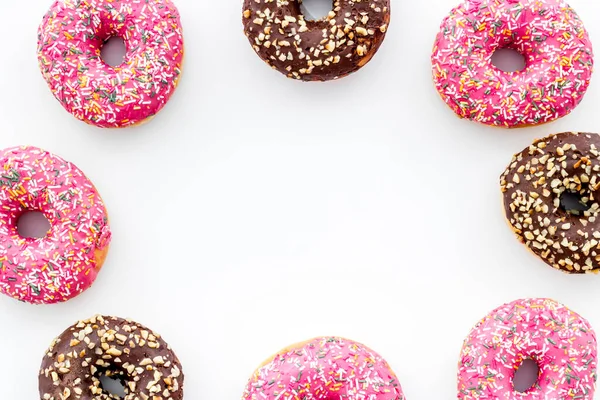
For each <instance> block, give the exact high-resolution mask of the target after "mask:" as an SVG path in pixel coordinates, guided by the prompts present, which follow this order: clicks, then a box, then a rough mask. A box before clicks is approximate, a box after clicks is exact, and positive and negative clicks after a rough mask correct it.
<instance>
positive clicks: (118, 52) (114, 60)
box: [100, 36, 127, 67]
mask: <svg viewBox="0 0 600 400" xmlns="http://www.w3.org/2000/svg"><path fill="white" fill-rule="evenodd" d="M126 53H127V46H125V40H123V38H122V37H118V36H113V37H110V38H108V40H106V41H105V42H104V44H103V45H102V48H101V49H100V57H101V58H102V61H104V62H105V63H106V64H108V65H110V66H111V67H117V66H119V65H121V64H123V62H124V61H125V54H126Z"/></svg>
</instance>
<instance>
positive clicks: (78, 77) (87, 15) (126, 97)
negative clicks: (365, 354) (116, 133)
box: [38, 0, 183, 128]
mask: <svg viewBox="0 0 600 400" xmlns="http://www.w3.org/2000/svg"><path fill="white" fill-rule="evenodd" d="M113 36H117V37H122V38H123V39H124V40H125V44H126V47H127V54H126V56H125V62H124V63H123V64H121V65H120V66H118V67H114V68H113V67H111V66H109V65H108V64H105V63H104V61H102V59H101V58H100V49H101V47H102V44H103V43H104V42H105V41H106V40H107V39H109V38H110V37H113ZM38 60H39V65H40V69H41V71H42V74H43V76H44V78H45V79H46V81H47V82H48V85H49V86H50V89H51V90H52V93H53V94H54V96H55V97H56V98H57V99H58V101H60V102H61V104H62V105H63V107H64V108H65V109H66V110H67V111H69V112H70V113H71V114H73V115H74V116H75V117H76V118H78V119H80V120H83V121H85V122H87V123H90V124H93V125H96V126H99V127H103V128H115V127H125V126H129V125H135V124H137V123H140V122H142V121H144V120H145V119H147V118H149V117H152V116H153V115H155V114H156V113H158V112H159V111H160V110H161V109H162V108H163V106H164V105H165V104H166V103H167V101H168V100H169V98H170V97H171V95H172V94H173V91H174V90H175V87H176V86H177V81H178V79H179V76H180V74H181V64H182V61H183V35H182V29H181V23H180V19H179V12H178V11H177V8H175V6H174V5H173V4H172V3H171V1H170V0H119V1H115V0H56V1H55V2H54V4H53V5H52V7H50V11H48V13H47V14H46V15H45V16H44V19H43V21H42V24H41V25H40V29H39V33H38Z"/></svg>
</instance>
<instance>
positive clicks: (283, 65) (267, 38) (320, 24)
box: [242, 0, 390, 81]
mask: <svg viewBox="0 0 600 400" xmlns="http://www.w3.org/2000/svg"><path fill="white" fill-rule="evenodd" d="M300 3H301V0H289V1H272V0H244V6H243V18H242V19H243V24H244V31H245V33H246V36H247V37H248V40H249V41H250V44H251V45H252V48H254V50H255V51H256V53H257V54H258V55H259V57H260V58H262V59H263V60H264V61H265V62H266V63H267V64H269V65H270V66H271V67H272V68H274V69H276V70H277V71H279V72H281V73H283V74H285V75H287V76H288V77H290V78H293V79H299V80H303V81H328V80H332V79H337V78H340V77H343V76H345V75H348V74H350V73H352V72H355V71H357V70H358V69H360V68H361V67H363V66H364V65H365V64H366V63H367V62H369V60H370V59H371V58H372V57H373V55H374V54H375V53H376V52H377V49H378V48H379V46H380V45H381V43H382V42H383V39H384V37H385V32H386V31H387V28H388V24H389V22H390V1H389V0H362V1H361V0H335V1H334V2H333V9H332V10H331V11H330V12H329V14H328V15H327V17H325V18H323V19H320V20H307V19H306V18H305V17H304V16H303V15H302V12H301V10H300Z"/></svg>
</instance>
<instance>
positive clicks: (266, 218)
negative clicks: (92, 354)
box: [0, 0, 600, 400]
mask: <svg viewBox="0 0 600 400" xmlns="http://www.w3.org/2000/svg"><path fill="white" fill-rule="evenodd" d="M50 3H51V1H50V0H30V1H22V0H18V1H17V0H13V1H3V3H2V11H1V13H0V20H1V23H0V37H3V38H4V40H3V41H2V53H3V59H2V62H0V147H8V146H13V145H19V144H31V145H36V146H40V147H43V148H45V149H47V150H50V151H52V152H54V153H56V154H58V155H60V156H62V157H64V158H66V159H67V160H69V161H72V162H74V163H75V164H76V165H78V166H79V167H80V168H81V169H82V170H83V171H84V172H85V173H86V174H87V175H88V176H89V178H90V179H91V180H92V181H93V182H94V183H95V184H96V186H97V187H98V189H99V191H100V193H101V195H102V196H103V198H104V200H105V202H106V204H107V207H108V210H109V214H110V216H111V222H112V230H113V241H112V245H111V250H110V252H109V255H108V258H107V261H106V264H105V266H104V268H103V270H102V273H101V274H100V275H99V277H98V279H97V281H96V283H95V285H94V286H93V287H92V288H91V289H90V290H88V291H87V292H85V293H84V294H83V295H81V296H79V297H78V298H76V299H74V300H72V301H69V302H67V303H64V304H60V305H54V306H32V305H28V304H21V303H19V302H17V301H14V300H12V299H10V298H8V297H6V296H0V324H1V327H2V328H1V329H0V354H1V355H2V362H0V398H2V399H15V400H16V399H24V400H25V399H28V400H33V399H37V398H38V397H37V396H38V389H37V373H38V367H39V365H40V362H41V359H42V355H43V353H44V350H45V349H46V347H47V346H48V345H49V344H50V342H51V340H52V339H53V337H55V336H56V335H58V334H59V333H60V332H62V331H63V330H64V329H65V328H67V327H68V326H69V325H70V324H72V323H73V322H74V321H76V320H77V319H80V318H86V317H89V316H91V315H93V314H96V313H103V314H112V315H118V316H122V317H131V318H133V319H135V320H137V321H139V322H141V323H143V324H146V325H148V326H149V327H150V328H152V329H154V330H156V331H157V332H158V333H160V334H162V335H163V336H164V338H165V339H166V340H167V341H168V342H169V343H170V344H171V345H172V347H173V348H174V349H175V351H176V352H177V354H178V356H179V357H180V359H181V361H182V363H183V367H184V372H185V374H186V380H185V396H186V399H187V400H195V399H214V400H231V399H239V398H240V396H241V395H242V391H243V389H244V386H245V384H246V381H247V379H248V378H249V377H250V375H251V373H252V372H253V370H254V368H255V367H256V366H257V365H258V364H259V363H260V362H261V361H262V360H264V359H265V358H266V357H268V356H269V355H271V354H273V353H275V352H276V351H278V350H279V349H280V348H281V347H283V346H285V345H288V344H291V343H295V342H298V341H302V340H306V339H309V338H312V337H314V336H318V335H341V336H345V337H348V338H351V339H354V340H357V341H361V342H363V343H365V344H367V345H368V346H370V347H371V348H373V349H374V350H376V351H377V352H379V353H380V354H381V355H383V356H384V358H386V359H387V360H388V362H389V363H390V364H391V366H392V368H393V369H394V370H395V372H396V374H397V375H398V377H399V378H400V381H401V384H402V386H403V388H404V391H405V394H406V396H407V398H408V399H409V400H419V399H434V400H438V399H451V398H456V370H457V360H458V354H459V351H460V348H461V345H462V341H463V339H464V337H465V336H466V335H467V334H468V332H469V330H470V329H471V327H472V326H473V325H474V324H475V323H476V322H477V321H478V320H479V319H480V318H482V317H483V316H484V315H485V314H486V313H488V312H489V311H491V310H492V309H493V308H495V307H496V306H498V305H500V304H502V303H504V302H508V301H512V300H515V299H517V298H521V297H530V296H539V297H542V296H543V297H552V298H555V299H556V300H559V301H561V302H563V303H565V304H566V305H567V306H569V307H571V308H572V309H574V310H575V311H577V312H579V313H580V314H582V315H583V316H584V317H586V318H587V319H588V320H589V321H590V322H591V323H592V325H593V326H596V327H597V329H600V307H599V306H598V304H599V303H600V290H599V289H600V277H596V276H569V275H565V274H563V273H560V272H557V271H555V270H553V269H551V268H550V267H548V266H546V265H545V264H544V263H543V262H542V261H540V260H538V259H537V258H536V257H534V256H533V255H531V254H530V253H529V252H528V251H527V250H526V248H525V247H524V246H522V245H521V244H519V243H518V241H517V240H516V239H515V238H514V237H513V234H512V233H511V231H510V229H509V228H508V227H507V225H506V223H505V220H504V215H503V211H502V208H501V195H500V189H499V183H498V180H499V179H498V178H499V175H500V174H501V173H502V171H503V170H504V168H505V166H506V165H507V164H508V162H509V161H510V158H511V156H512V154H513V153H515V152H517V151H520V150H521V149H522V148H524V147H525V146H527V145H528V144H529V143H530V142H531V141H532V140H533V139H534V138H537V137H541V136H544V135H546V134H550V133H554V132H561V131H566V130H578V131H591V132H594V131H595V132H600V116H599V114H598V102H599V101H600V78H599V77H595V78H593V79H592V84H591V86H590V88H589V90H588V93H587V95H586V97H585V99H584V101H583V102H582V104H581V105H580V106H579V107H578V108H577V109H576V110H575V111H574V112H573V113H572V114H571V115H570V116H568V117H566V118H564V119H562V120H560V121H558V122H556V123H552V124H547V125H544V126H541V127H538V128H528V129H521V130H512V131H507V130H503V129H498V128H489V127H485V126H481V125H478V124H475V123H472V122H468V121H464V120H460V119H458V118H457V117H455V115H454V114H453V113H452V111H451V110H450V109H449V108H448V107H446V105H444V103H443V102H442V101H441V100H440V98H439V96H438V94H437V92H436V91H435V89H434V87H433V84H432V81H431V73H430V58H429V57H430V54H431V48H432V43H433V40H434V37H435V35H436V33H437V31H438V28H439V24H440V22H441V20H442V19H443V17H444V16H445V15H446V14H447V13H448V12H449V11H450V9H451V8H452V7H453V6H454V5H455V4H456V0H427V1H408V0H393V3H392V22H391V25H390V28H389V32H388V35H387V37H386V39H385V41H384V43H383V45H382V47H381V49H380V51H379V53H378V54H377V55H376V56H375V57H374V59H373V60H372V62H370V63H369V64H368V65H367V66H366V67H365V68H363V69H362V70H361V71H360V72H358V73H356V74H354V75H352V76H350V77H347V78H344V79H341V80H339V81H336V82H329V83H325V84H321V83H302V82H296V81H293V80H289V79H286V78H285V77H284V76H282V75H280V74H278V73H277V72H274V71H272V70H271V69H270V68H268V67H267V66H266V65H264V64H263V63H262V61H260V60H259V58H258V57H257V56H256V55H255V54H254V52H253V50H252V49H251V47H250V45H249V44H248V42H247V39H246V38H245V37H244V35H243V32H242V26H241V1H240V0H230V1H217V0H214V1H209V0H178V1H177V2H176V4H177V5H178V7H179V10H180V12H181V14H182V23H183V26H184V30H185V43H186V51H187V53H186V60H185V66H184V74H183V78H182V80H181V83H180V86H179V89H178V90H177V92H176V94H175V95H174V96H173V98H172V99H171V101H170V102H169V104H168V105H167V107H166V108H165V109H164V110H163V112H161V113H160V114H159V116H158V117H157V118H155V119H154V120H153V121H151V122H150V123H149V124H147V125H145V126H142V127H140V128H133V129H127V130H113V131H107V130H100V129H97V128H94V127H91V126H87V125H86V124H84V123H82V122H79V121H77V120H75V119H74V118H73V117H71V116H70V115H69V114H68V113H67V112H65V111H64V110H63V109H62V107H61V106H60V104H59V103H58V102H57V101H56V100H54V98H53V97H52V95H51V93H50V91H49V89H48V88H47V86H46V83H45V82H44V80H43V79H42V77H41V74H40V72H39V70H38V67H37V59H36V31H37V27H38V24H39V23H40V21H41V18H42V16H43V14H44V13H45V12H46V11H47V9H48V7H49V6H50ZM571 5H572V6H573V7H574V8H575V9H576V11H577V12H578V13H579V14H580V16H581V17H582V18H583V20H584V22H585V23H586V27H587V28H588V30H589V32H590V35H591V38H592V40H593V41H594V42H595V43H598V45H599V46H600V3H599V2H598V1H595V0H571ZM597 52H598V53H600V50H599V51H597ZM596 398H597V399H600V395H598V396H596Z"/></svg>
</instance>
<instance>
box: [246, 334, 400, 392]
mask: <svg viewBox="0 0 600 400" xmlns="http://www.w3.org/2000/svg"><path fill="white" fill-rule="evenodd" d="M243 399H244V400H279V399H281V400H285V399H323V400H325V399H330V400H333V399H356V400H405V397H404V395H403V393H402V388H401V387H400V383H399V382H398V378H396V375H394V373H393V372H392V370H391V369H390V367H389V365H388V364H387V363H386V362H385V360H384V359H383V358H381V356H380V355H379V354H377V353H375V352H374V351H373V350H371V349H369V348H367V347H366V346H364V345H362V344H360V343H356V342H353V341H350V340H346V339H341V338H334V337H322V338H316V339H313V340H311V341H309V342H307V343H305V344H303V345H302V347H296V348H294V349H292V350H285V351H282V352H280V353H278V354H277V355H276V356H275V357H274V358H273V360H271V361H270V362H269V363H268V364H266V365H264V366H262V367H260V368H259V369H258V370H257V371H256V372H255V373H254V375H253V376H252V378H250V381H249V382H248V385H247V386H246V389H245V391H244V395H243Z"/></svg>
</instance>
